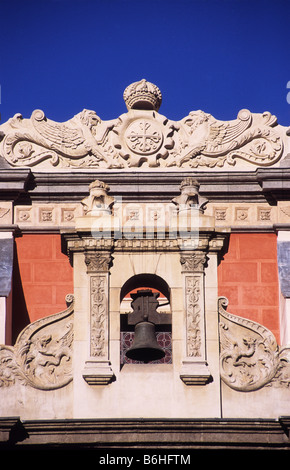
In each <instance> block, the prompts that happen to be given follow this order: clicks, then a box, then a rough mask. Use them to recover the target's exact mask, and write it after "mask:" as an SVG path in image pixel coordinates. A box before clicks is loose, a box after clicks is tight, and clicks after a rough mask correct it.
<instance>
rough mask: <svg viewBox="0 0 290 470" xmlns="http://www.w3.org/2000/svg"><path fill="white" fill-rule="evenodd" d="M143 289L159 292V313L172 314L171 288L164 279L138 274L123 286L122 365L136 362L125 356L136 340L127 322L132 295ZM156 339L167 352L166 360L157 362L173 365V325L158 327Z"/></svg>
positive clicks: (121, 318)
mask: <svg viewBox="0 0 290 470" xmlns="http://www.w3.org/2000/svg"><path fill="white" fill-rule="evenodd" d="M143 289H150V290H152V291H153V292H158V293H159V297H158V301H159V307H158V312H160V313H161V312H162V313H168V314H171V306H170V288H169V286H168V284H167V282H166V281H165V280H164V279H163V278H162V277H160V276H158V275H156V274H150V273H144V274H136V275H135V276H132V277H131V278H129V279H128V280H127V281H126V282H125V283H124V284H123V286H122V288H121V292H120V332H121V338H120V340H121V341H120V343H121V351H120V360H121V364H124V363H132V362H134V361H131V360H129V359H127V358H126V356H125V352H126V350H127V349H128V348H129V347H130V346H131V344H132V342H133V340H134V327H133V326H132V325H128V321H127V319H128V315H130V313H131V312H132V308H131V302H132V298H131V295H130V294H131V293H135V292H137V291H138V290H143ZM156 338H157V342H158V343H159V345H160V346H161V347H162V348H163V349H164V350H165V357H164V359H161V360H159V361H155V362H156V363H158V364H170V363H172V338H171V324H170V325H156Z"/></svg>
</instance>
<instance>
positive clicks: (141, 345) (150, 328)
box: [126, 321, 165, 362]
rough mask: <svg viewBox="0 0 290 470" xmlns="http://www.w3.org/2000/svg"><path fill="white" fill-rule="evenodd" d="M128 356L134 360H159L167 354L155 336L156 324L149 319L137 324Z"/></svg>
mask: <svg viewBox="0 0 290 470" xmlns="http://www.w3.org/2000/svg"><path fill="white" fill-rule="evenodd" d="M126 356H127V357H128V358H129V359H133V360H134V361H143V362H150V361H157V360H159V359H162V358H163V357H164V356H165V352H164V351H163V349H162V348H161V347H160V346H159V345H158V343H157V340H156V336H155V325H154V324H153V323H151V322H149V321H142V322H140V323H137V325H136V326H135V337H134V341H133V344H132V346H131V348H130V349H128V351H127V352H126Z"/></svg>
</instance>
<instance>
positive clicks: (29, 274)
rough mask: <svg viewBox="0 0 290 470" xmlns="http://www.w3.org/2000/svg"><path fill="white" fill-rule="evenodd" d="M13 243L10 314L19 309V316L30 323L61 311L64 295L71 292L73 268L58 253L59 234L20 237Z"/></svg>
mask: <svg viewBox="0 0 290 470" xmlns="http://www.w3.org/2000/svg"><path fill="white" fill-rule="evenodd" d="M15 243H16V260H15V263H16V264H18V266H15V275H14V286H15V287H16V288H15V289H14V307H13V311H14V312H16V310H17V307H18V308H20V309H22V310H23V312H22V314H23V316H25V315H26V316H28V317H29V321H30V322H33V321H35V320H37V319H39V318H42V317H45V316H47V315H51V314H53V313H57V312H60V311H62V310H64V309H65V308H66V302H65V296H66V294H69V293H73V269H72V267H71V265H70V263H69V260H68V257H67V256H65V255H64V254H62V253H61V239H60V235H57V234H39V235H36V234H24V235H23V236H22V237H19V238H16V240H15ZM15 291H16V292H15ZM21 297H22V298H21ZM15 304H16V305H15ZM17 304H18V305H17ZM25 309H26V312H25ZM20 313H21V312H19V311H18V312H17V316H19V315H20ZM20 320H21V319H19V321H20ZM26 320H28V319H26Z"/></svg>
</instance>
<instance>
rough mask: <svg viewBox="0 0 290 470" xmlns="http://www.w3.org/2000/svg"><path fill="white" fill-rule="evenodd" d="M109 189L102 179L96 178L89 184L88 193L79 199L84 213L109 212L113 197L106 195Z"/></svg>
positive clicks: (98, 213)
mask: <svg viewBox="0 0 290 470" xmlns="http://www.w3.org/2000/svg"><path fill="white" fill-rule="evenodd" d="M109 190H110V187H109V186H108V185H107V184H106V183H104V182H103V181H99V180H96V181H93V182H92V183H91V184H90V185H89V192H90V195H89V196H87V197H85V198H84V199H83V200H82V201H81V203H82V205H83V208H84V213H85V215H103V214H104V213H108V214H111V212H112V207H113V204H114V202H115V198H114V197H113V196H109V195H108V192H109Z"/></svg>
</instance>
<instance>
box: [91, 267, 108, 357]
mask: <svg viewBox="0 0 290 470" xmlns="http://www.w3.org/2000/svg"><path fill="white" fill-rule="evenodd" d="M105 285H106V278H105V276H92V277H91V356H104V355H105V325H106V321H107V307H106V306H107V303H106V301H107V299H106V293H105Z"/></svg>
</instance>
